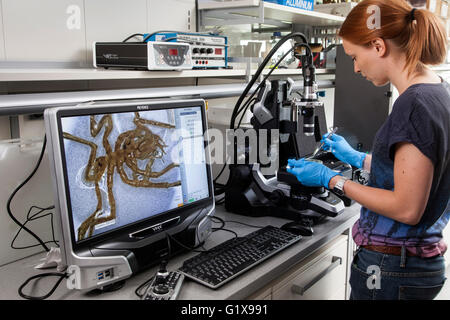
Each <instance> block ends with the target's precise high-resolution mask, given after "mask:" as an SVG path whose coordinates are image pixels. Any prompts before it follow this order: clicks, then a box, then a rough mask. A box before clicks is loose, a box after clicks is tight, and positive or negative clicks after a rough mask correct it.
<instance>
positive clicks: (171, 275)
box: [141, 261, 184, 300]
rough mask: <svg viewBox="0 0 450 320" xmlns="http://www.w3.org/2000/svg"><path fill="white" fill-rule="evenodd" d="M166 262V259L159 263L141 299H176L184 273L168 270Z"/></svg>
mask: <svg viewBox="0 0 450 320" xmlns="http://www.w3.org/2000/svg"><path fill="white" fill-rule="evenodd" d="M166 264H167V262H166V261H163V262H162V263H161V266H160V269H159V270H158V272H157V273H156V275H155V276H154V277H153V279H152V280H151V282H150V284H149V286H148V287H147V289H146V291H145V293H144V294H143V295H142V298H141V299H142V300H176V298H177V297H178V294H179V293H180V290H181V286H182V284H183V281H184V275H183V274H181V273H180V272H177V271H170V272H168V271H167V269H166Z"/></svg>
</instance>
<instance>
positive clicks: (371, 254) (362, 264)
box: [350, 248, 446, 300]
mask: <svg viewBox="0 0 450 320" xmlns="http://www.w3.org/2000/svg"><path fill="white" fill-rule="evenodd" d="M445 280H446V278H445V262H444V257H442V256H436V257H432V258H419V257H411V256H406V253H403V254H402V255H401V256H396V255H390V254H384V253H379V252H375V251H369V250H366V249H364V248H359V249H358V250H357V253H356V255H355V257H354V258H353V263H352V266H351V273H350V286H351V295H350V299H351V300H417V299H419V300H431V299H434V298H435V297H436V296H437V294H438V293H439V291H441V289H442V286H443V285H444V282H445Z"/></svg>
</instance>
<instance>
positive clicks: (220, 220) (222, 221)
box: [209, 216, 225, 228]
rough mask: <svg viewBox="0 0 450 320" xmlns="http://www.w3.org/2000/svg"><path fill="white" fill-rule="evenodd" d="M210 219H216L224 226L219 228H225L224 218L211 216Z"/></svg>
mask: <svg viewBox="0 0 450 320" xmlns="http://www.w3.org/2000/svg"><path fill="white" fill-rule="evenodd" d="M209 218H210V219H211V220H214V219H217V220H219V223H221V224H222V225H221V226H220V227H219V228H223V227H225V221H224V220H223V219H222V218H219V217H216V216H209Z"/></svg>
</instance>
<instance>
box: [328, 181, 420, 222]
mask: <svg viewBox="0 0 450 320" xmlns="http://www.w3.org/2000/svg"><path fill="white" fill-rule="evenodd" d="M339 179H340V176H335V177H333V178H332V179H331V180H330V183H329V188H330V190H333V188H334V186H335V185H336V183H337V181H338V180H339ZM344 192H345V196H346V197H348V198H351V199H353V200H355V201H356V202H358V203H359V204H361V205H362V206H364V207H366V208H367V209H369V210H371V211H373V212H376V213H378V214H381V215H383V216H385V217H388V218H390V219H393V220H396V221H398V222H401V223H405V224H409V225H415V224H417V223H418V219H417V214H416V213H414V212H413V210H409V208H408V203H407V202H406V203H405V201H403V200H402V199H401V198H400V197H399V196H398V195H396V194H395V192H394V191H390V190H384V189H379V188H373V187H368V186H364V185H361V184H359V183H357V182H354V181H351V180H347V181H346V182H345V184H344Z"/></svg>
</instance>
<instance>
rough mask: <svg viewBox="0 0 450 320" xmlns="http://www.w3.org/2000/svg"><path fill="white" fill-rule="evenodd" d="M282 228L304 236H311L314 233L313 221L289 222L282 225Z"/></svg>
mask: <svg viewBox="0 0 450 320" xmlns="http://www.w3.org/2000/svg"><path fill="white" fill-rule="evenodd" d="M281 229H282V230H285V231H288V232H291V233H293V234H296V235H301V236H304V237H310V236H312V235H313V234H314V230H313V228H312V223H309V222H304V221H292V222H288V223H286V224H284V225H282V226H281Z"/></svg>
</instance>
